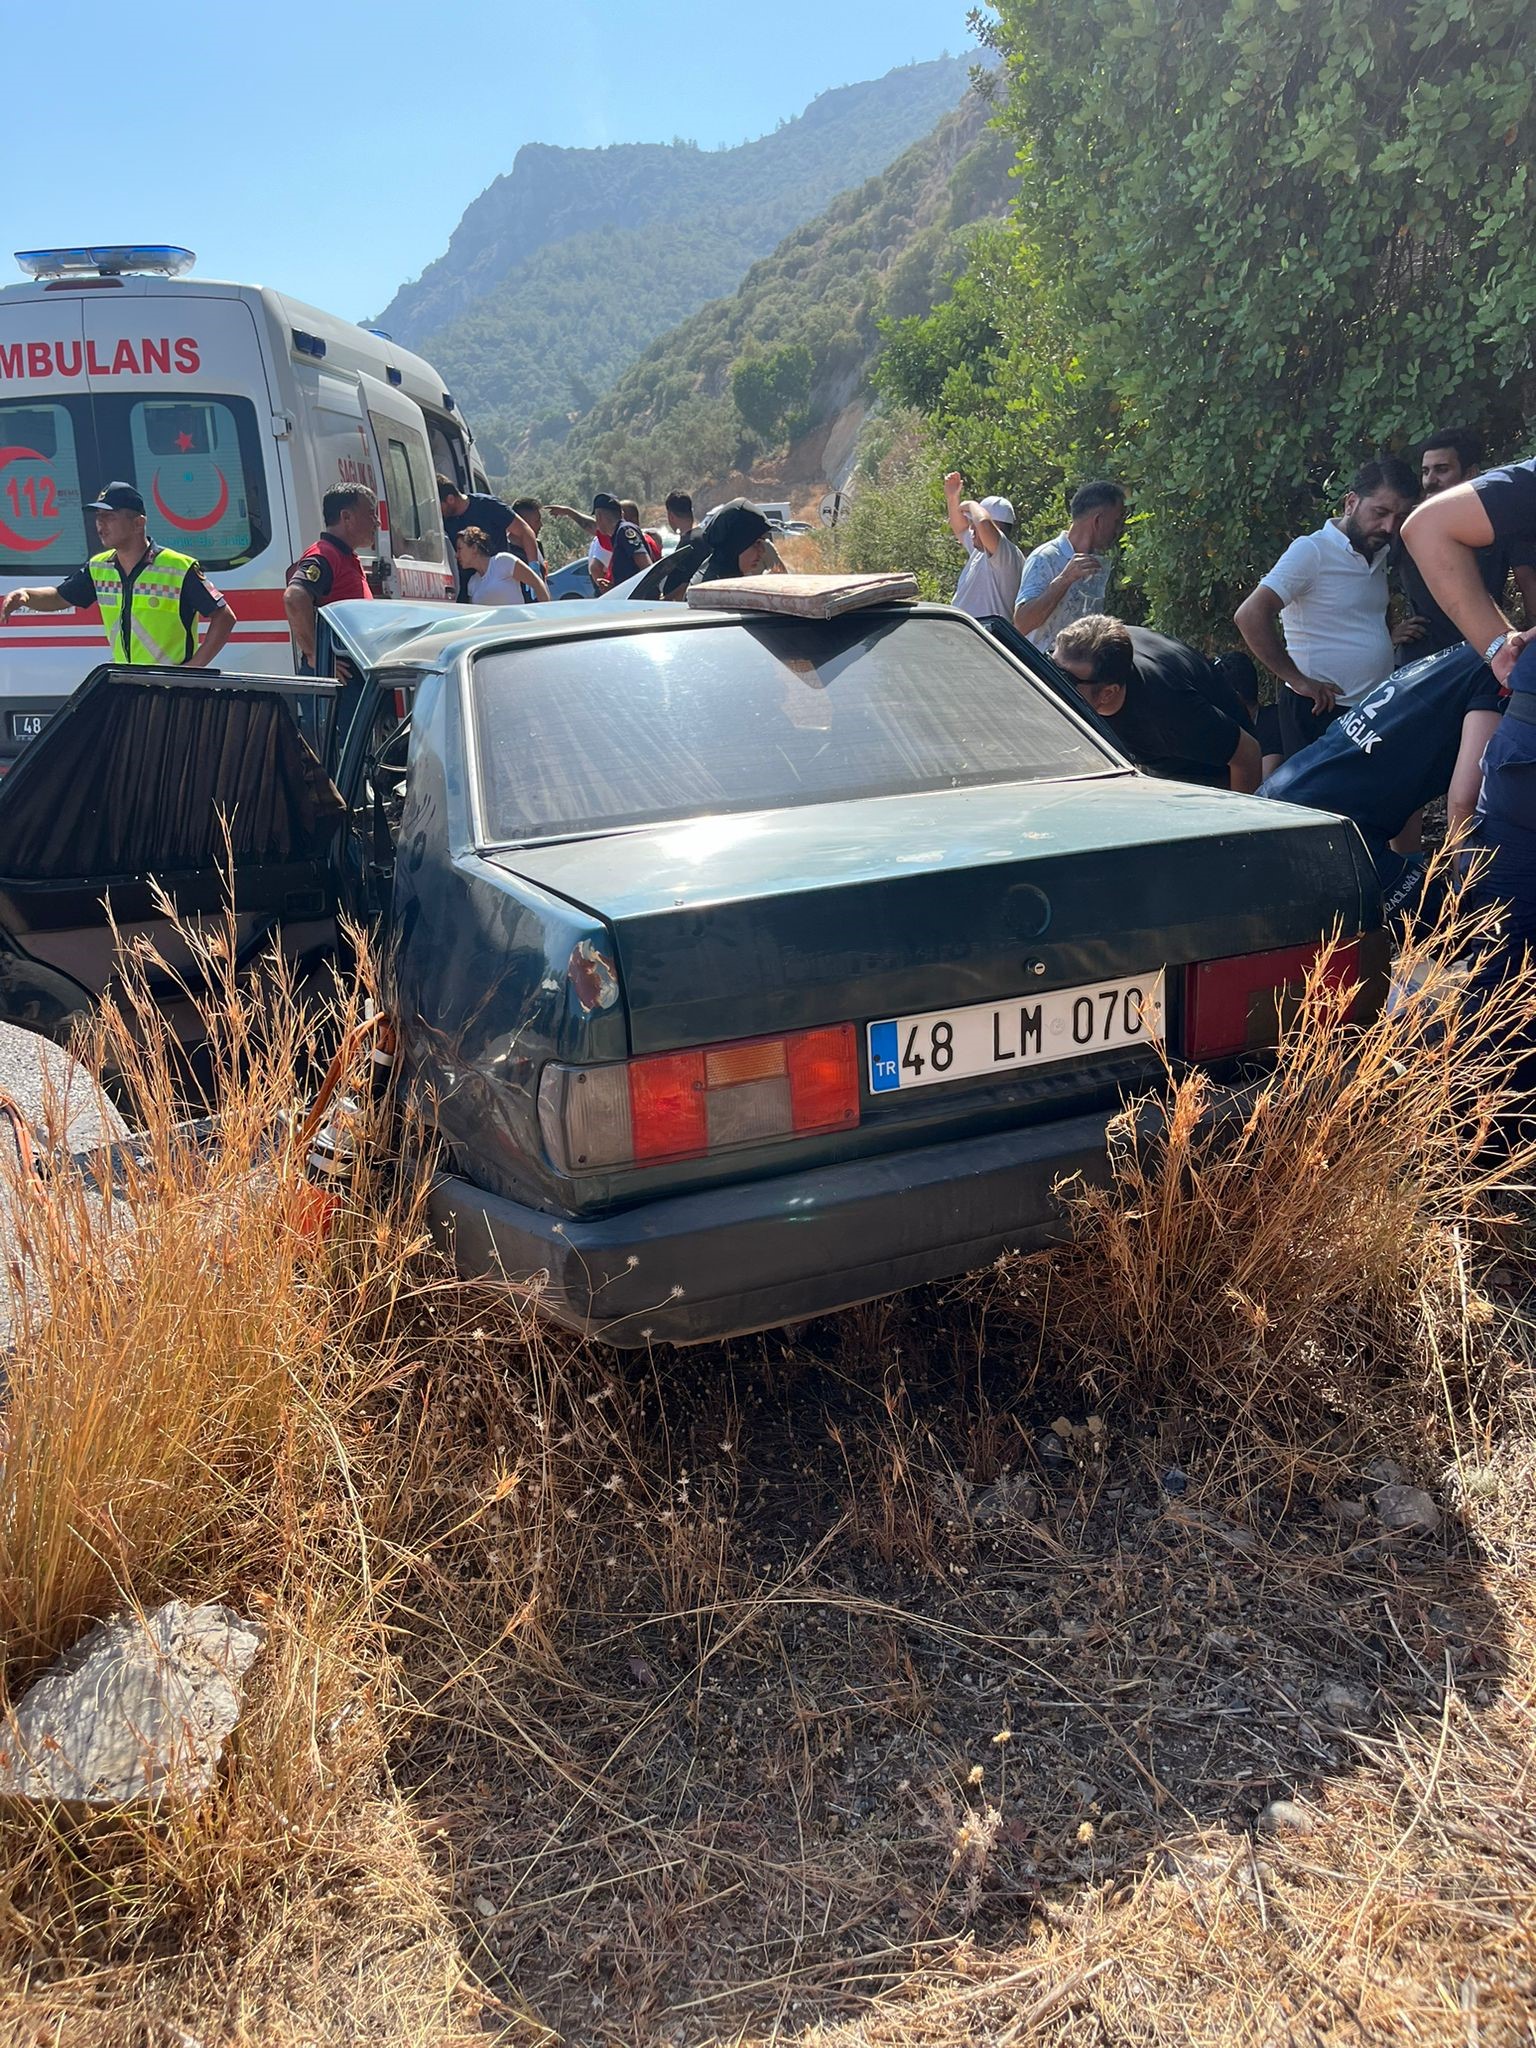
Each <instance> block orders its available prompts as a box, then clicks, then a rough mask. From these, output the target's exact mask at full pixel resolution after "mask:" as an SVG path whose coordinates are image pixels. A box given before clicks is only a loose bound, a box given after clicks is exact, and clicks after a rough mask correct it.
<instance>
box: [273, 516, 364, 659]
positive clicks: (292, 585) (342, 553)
mask: <svg viewBox="0 0 1536 2048" xmlns="http://www.w3.org/2000/svg"><path fill="white" fill-rule="evenodd" d="M320 513H321V517H322V518H323V519H324V520H325V531H324V532H323V533H322V534H321V536H320V538H319V539H318V540H317V541H313V542H312V543H311V544H310V546H308V547H307V548H306V549H305V550H304V552H303V554H302V555H300V557H299V559H298V560H297V561H296V562H295V563H294V565H293V567H292V568H291V569H290V570H289V571H288V587H287V589H286V590H284V592H283V610H284V611H285V612H286V613H287V615H288V630H289V631H290V632H291V633H292V635H293V644H294V646H295V648H296V649H297V650H298V657H299V673H300V675H311V676H312V675H313V674H314V672H315V621H316V619H317V618H318V617H319V615H320V613H321V611H322V610H323V609H324V608H325V606H326V605H328V604H336V603H339V602H340V600H341V599H342V598H346V597H372V596H373V592H372V591H371V590H370V589H369V588H368V579H367V577H366V576H365V575H364V574H363V565H362V563H361V562H360V561H359V560H358V559H357V551H358V549H359V548H371V547H372V546H373V544H374V542H375V541H376V540H377V539H378V535H379V501H378V499H377V498H376V497H375V496H374V495H373V492H372V491H370V490H369V488H368V486H367V485H366V484H338V485H337V486H336V488H335V490H333V491H327V492H326V494H325V497H324V498H323V499H322V500H321V504H320Z"/></svg>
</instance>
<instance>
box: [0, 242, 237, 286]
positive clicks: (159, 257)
mask: <svg viewBox="0 0 1536 2048" xmlns="http://www.w3.org/2000/svg"><path fill="white" fill-rule="evenodd" d="M16 261H17V263H18V265H19V266H20V267H21V269H22V270H24V271H25V272H26V274H27V276H28V277H79V276H82V275H84V274H86V273H88V272H93V273H94V274H95V275H96V276H97V277H121V276H123V274H124V273H125V272H126V271H135V272H144V273H147V274H148V275H149V276H151V277H181V276H183V275H184V274H185V273H186V272H187V271H189V270H190V269H191V268H192V266H193V264H194V263H195V262H196V261H197V258H196V256H195V255H194V254H193V253H192V251H191V250H190V249H178V248H176V247H174V246H173V245H172V244H171V243H170V242H112V243H107V244H104V245H103V246H101V247H99V248H87V249H18V250H17V251H16Z"/></svg>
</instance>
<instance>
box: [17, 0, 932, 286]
mask: <svg viewBox="0 0 1536 2048" xmlns="http://www.w3.org/2000/svg"><path fill="white" fill-rule="evenodd" d="M967 5H968V0H767V4H765V5H763V6H762V7H759V8H755V9H750V8H746V7H740V8H729V7H721V6H708V5H700V4H698V0H683V4H675V0H674V4H664V5H659V6H658V5H656V4H654V0H651V4H641V5H640V6H638V7H631V8H625V7H623V6H621V5H618V4H615V0H602V4H597V0H563V4H556V5H549V4H545V5H543V6H532V7H529V6H517V5H509V4H507V0H498V4H487V0H457V4H454V5H451V6H445V5H442V4H438V5H437V6H432V7H428V6H424V5H422V4H420V0H418V4H416V5H414V6H413V5H409V4H407V0H370V4H367V5H363V4H357V0H315V4H313V5H311V6H309V7H307V8H306V7H301V6H292V5H290V6H268V7H265V8H255V7H238V8H236V7H231V6H228V5H224V4H214V5H208V6H203V7H193V8H188V9H175V10H172V11H171V12H170V13H168V14H166V13H157V12H154V11H151V12H150V13H149V14H147V15H141V14H139V13H136V12H135V10H134V9H132V8H129V7H124V6H123V5H122V4H121V0H118V4H116V5H114V6H106V5H103V4H102V0H78V4H77V5H76V6H74V7H73V8H71V9H70V10H69V12H68V15H67V17H61V14H60V12H59V10H58V9H57V8H49V7H38V6H29V7H26V8H20V7H17V8H12V9H10V10H9V11H8V19H7V23H6V32H5V39H4V49H5V72H6V77H7V79H8V81H9V91H8V94H7V114H6V119H5V122H4V123H3V125H0V192H3V193H4V194H5V199H6V204H5V207H4V213H3V222H4V232H3V238H0V281H8V280H10V278H11V265H10V251H11V250H12V249H22V248H36V247H52V246H56V245H59V244H63V243H73V242H119V241H135V240H136V241H163V242H179V243H182V244H183V245H185V246H186V247H188V248H191V249H195V250H196V251H197V256H198V270H199V271H200V272H201V273H202V274H203V275H205V276H213V277H230V278H235V279H238V280H240V281H241V282H244V283H251V284H271V285H276V286H278V287H280V288H281V289H283V290H286V291H290V292H293V293H295V294H297V295H298V296H299V297H301V298H305V299H308V300H310V301H311V302H312V303H314V304H316V305H319V306H322V307H324V308H325V309H326V310H327V311H330V312H335V313H339V314H342V315H345V316H346V317H349V318H352V319H359V318H362V317H363V316H365V315H367V314H372V313H377V312H378V311H379V309H380V308H381V307H382V306H383V305H384V303H385V302H386V301H387V300H388V299H389V297H390V296H391V294H392V293H393V291H394V289H395V287H396V286H397V285H398V284H400V283H401V282H402V281H403V280H404V279H406V278H408V277H414V276H416V275H417V274H418V273H419V272H420V271H421V270H422V269H423V268H424V266H425V265H426V264H427V263H429V262H430V261H431V260H432V258H433V257H434V256H436V255H438V254H440V252H441V251H442V249H443V248H444V246H445V245H446V243H447V240H448V236H449V233H450V232H451V230H452V228H453V226H454V224H455V223H456V222H457V220H458V218H459V215H460V214H461V213H462V212H463V210H464V208H465V206H466V205H467V204H468V203H469V201H470V200H471V199H473V198H474V197H475V195H476V194H477V193H478V192H480V191H482V190H483V189H484V187H485V186H486V185H488V184H489V183H490V181H491V179H492V178H493V177H494V176H495V175H496V174H497V173H498V172H499V171H505V170H510V169H511V166H512V159H513V157H514V156H515V155H516V153H517V150H518V147H519V145H520V144H522V143H524V142H557V143H567V144H574V145H578V146H586V147H590V146H593V145H597V144H601V143H605V142H670V141H671V140H672V138H673V137H674V136H678V135H681V136H685V137H687V138H689V139H690V140H692V141H695V142H698V143H699V144H700V145H701V146H702V147H704V148H706V149H709V148H718V147H720V146H721V145H722V144H729V143H736V142H742V141H745V140H746V139H747V138H748V137H750V136H754V135H761V134H763V133H765V132H766V131H767V130H769V129H771V128H772V127H774V125H775V124H776V123H777V122H778V121H779V120H781V119H784V118H787V117H789V116H790V115H793V114H796V113H798V112H799V111H800V109H801V108H802V107H803V106H805V105H806V103H807V102H808V101H809V100H811V99H814V98H815V96H816V94H817V93H819V92H824V91H826V90H827V88H828V87H830V86H835V85H848V84H852V83H853V82H854V81H855V80H858V79H862V78H876V77H878V76H879V75H880V74H881V73H882V72H884V71H889V70H890V69H891V68H892V66H893V65H897V64H907V63H912V62H914V61H920V60H923V59H927V58H930V57H937V56H939V55H940V54H941V53H942V52H943V51H944V50H946V49H947V50H949V51H951V52H959V51H962V50H966V49H968V48H969V47H970V35H969V31H968V30H967V28H966V20H965V17H966V12H967ZM140 70H141V71H142V76H136V75H135V73H136V71H140ZM450 138H456V140H454V139H450Z"/></svg>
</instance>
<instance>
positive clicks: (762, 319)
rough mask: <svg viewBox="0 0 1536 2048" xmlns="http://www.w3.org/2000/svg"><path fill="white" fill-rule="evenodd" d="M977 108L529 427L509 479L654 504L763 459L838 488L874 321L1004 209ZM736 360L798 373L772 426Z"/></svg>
mask: <svg viewBox="0 0 1536 2048" xmlns="http://www.w3.org/2000/svg"><path fill="white" fill-rule="evenodd" d="M990 111H991V110H990V108H989V107H988V106H987V105H986V104H985V103H984V102H983V101H982V100H980V99H978V97H977V96H976V95H975V94H974V93H967V95H966V97H965V98H964V100H963V101H962V102H961V104H960V105H959V106H958V107H956V108H955V109H954V110H953V111H952V112H950V113H947V114H946V115H945V116H944V118H943V119H942V120H941V121H940V122H939V123H938V125H937V126H936V127H935V128H934V129H933V131H932V132H931V133H930V134H928V135H926V136H925V137H924V138H923V139H922V141H921V142H918V143H916V144H914V145H913V147H912V148H910V149H908V150H906V151H905V152H904V153H903V154H902V155H901V156H900V157H899V158H898V159H897V160H896V161H895V162H894V163H892V164H890V165H888V166H887V167H886V168H885V169H884V170H883V171H882V172H881V173H880V175H879V176H878V177H872V178H869V179H866V180H865V182H864V183H863V184H861V185H858V186H856V187H854V188H853V190H851V191H848V192H843V193H840V194H839V195H838V197H837V198H836V199H834V200H833V202H832V204H831V205H830V206H828V207H827V208H826V209H825V210H824V211H823V212H822V213H820V214H819V215H818V216H817V217H816V218H815V219H813V220H810V221H807V222H805V223H804V225H802V226H800V227H798V228H796V229H795V230H794V232H793V233H792V234H789V235H787V236H786V237H785V239H784V240H783V241H782V242H781V243H780V244H779V246H778V248H776V249H775V250H774V251H773V253H772V255H770V256H767V257H765V258H764V259H763V260H762V261H761V262H758V263H754V264H753V265H752V267H751V269H750V270H749V271H748V272H747V274H746V276H745V277H744V278H743V279H742V281H741V283H740V285H739V286H738V287H737V289H736V290H735V291H734V292H732V293H731V294H729V295H728V296H726V297H724V298H721V299H717V300H715V301H714V302H713V303H712V304H710V305H707V306H703V307H701V308H700V309H699V310H698V311H697V312H695V313H693V314H691V315H690V316H689V318H688V319H686V320H685V321H683V322H682V323H681V324H680V325H679V326H677V327H675V328H673V329H671V330H670V331H669V332H668V333H666V334H664V335H662V336H661V337H660V338H659V339H657V340H656V341H655V342H653V343H652V344H651V346H650V347H649V348H648V349H647V350H646V351H645V352H644V354H642V355H641V356H640V357H639V359H638V360H637V361H636V362H635V363H634V364H632V366H631V367H630V368H629V369H627V370H626V371H625V372H624V373H623V375H622V376H621V377H620V378H619V379H618V381H617V383H616V384H615V385H614V387H613V389H612V390H611V391H610V392H608V393H607V395H606V396H604V397H603V398H601V399H599V400H598V402H597V403H596V404H595V405H594V406H593V407H592V409H591V410H590V411H589V412H588V413H586V414H585V415H584V416H583V417H582V418H581V419H580V420H578V421H577V422H576V424H575V425H574V426H573V427H572V428H570V430H569V431H567V430H566V429H565V427H564V425H563V423H561V424H560V425H558V426H552V427H550V428H549V429H548V430H547V431H546V432H545V433H543V434H539V433H537V432H535V433H531V434H529V435H528V436H527V437H526V439H525V440H524V442H523V443H522V445H521V446H520V447H519V448H517V449H516V450H515V451H513V461H512V462H511V463H510V464H509V465H508V467H509V470H510V472H511V475H510V477H509V481H512V482H515V483H516V484H517V487H518V488H519V489H528V488H532V487H533V485H534V483H535V482H536V481H540V480H548V481H552V482H555V483H557V484H558V485H559V487H560V489H561V493H562V494H566V493H568V492H571V491H581V490H591V489H592V488H593V487H594V486H603V487H607V488H611V489H617V488H619V486H620V485H622V487H623V489H624V490H625V491H626V492H631V493H634V494H635V495H637V496H640V497H644V498H654V497H656V496H657V495H659V494H660V493H661V492H663V491H665V490H666V489H667V488H668V487H669V486H670V485H672V484H673V483H677V482H683V483H686V484H688V485H689V486H690V487H697V488H700V489H704V490H706V492H707V491H708V490H710V489H711V488H717V489H718V491H719V492H720V493H721V494H724V493H726V492H728V491H730V490H733V489H739V488H744V487H745V486H744V485H743V482H742V479H743V478H744V477H745V476H746V474H747V473H748V472H749V471H751V472H755V473H756V474H757V475H758V476H759V480H760V481H761V479H762V476H763V475H764V474H765V471H764V464H765V462H766V463H767V464H769V465H770V466H771V468H772V473H773V475H774V476H775V477H776V478H778V479H779V480H781V481H784V482H797V483H800V484H805V483H808V482H813V481H817V480H819V481H823V482H828V483H830V482H841V481H842V478H843V476H844V475H845V474H846V470H847V463H848V461H849V460H851V457H852V451H853V441H854V439H855V437H856V435H857V430H858V426H859V424H860V423H861V422H862V419H863V416H864V412H865V409H866V403H867V400H868V398H869V375H870V371H871V369H872V367H873V364H874V361H875V357H876V356H877V354H878V353H879V349H880V346H881V332H880V330H881V323H882V322H883V321H885V320H888V319H895V320H899V319H903V318H905V317H906V316H907V315H908V314H912V313H926V312H927V311H928V310H929V308H930V307H931V306H932V305H934V304H935V303H936V302H937V301H938V300H940V299H942V298H943V297H945V296H946V294H947V292H948V290H949V288H950V283H951V281H952V279H953V278H954V277H955V275H956V274H957V273H958V271H959V270H960V269H961V268H962V266H963V264H964V260H965V255H966V250H967V247H968V243H969V240H970V237H971V231H972V230H973V229H974V227H975V225H976V223H977V222H979V221H983V220H988V219H996V218H998V217H999V216H1000V215H1002V214H1003V213H1004V212H1005V211H1006V208H1007V205H1008V201H1009V197H1010V194H1011V190H1012V182H1011V178H1010V175H1009V174H1010V170H1011V166H1012V163H1013V147H1012V145H1011V143H1010V142H1009V140H1008V138H1007V137H1006V136H1004V135H1003V134H1001V133H1000V132H999V131H998V130H996V129H993V128H990V127H989V126H988V125H987V123H988V117H989V114H990ZM749 365H751V366H756V367H757V368H758V369H759V370H761V371H765V372H768V373H769V379H768V381H771V376H772V373H773V372H775V371H776V372H778V373H779V374H780V376H781V377H782V378H783V379H785V380H787V381H789V382H790V383H793V381H794V379H795V376H796V372H797V370H798V372H799V376H800V380H801V382H800V386H799V388H796V389H795V391H794V394H793V398H792V401H791V403H790V404H789V405H788V406H787V407H786V409H785V411H784V414H783V418H782V422H781V423H780V424H778V425H775V426H769V427H767V428H765V427H764V426H763V425H762V424H761V422H760V420H758V421H756V423H755V422H754V418H752V417H748V416H746V415H744V413H743V410H742V400H743V397H744V396H745V395H746V394H747V393H748V392H749V391H750V390H752V389H754V388H760V387H761V386H762V384H763V383H764V381H765V378H764V377H763V376H762V375H759V376H758V377H756V378H755V379H748V378H745V377H744V376H743V374H742V373H743V370H744V367H746V366H749ZM748 411H749V412H751V413H754V414H755V413H756V408H755V407H754V406H750V405H749V408H748ZM786 444H787V445H786ZM523 479H527V480H528V481H526V482H525V481H523ZM615 479H616V480H617V482H615V481H613V480H615ZM706 479H708V480H709V482H708V484H706V482H705V480H706ZM773 494H774V495H778V493H777V492H775V493H773Z"/></svg>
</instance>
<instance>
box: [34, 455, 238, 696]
mask: <svg viewBox="0 0 1536 2048" xmlns="http://www.w3.org/2000/svg"><path fill="white" fill-rule="evenodd" d="M86 510H87V511H89V512H94V513H95V514H96V532H97V536H98V538H99V539H100V541H101V544H102V549H103V552H102V553H101V554H99V555H92V557H91V559H90V560H89V561H88V562H87V563H86V565H85V567H84V568H83V569H74V570H72V571H71V572H70V574H69V575H68V576H66V577H65V578H64V581H63V582H62V583H60V584H59V585H58V586H57V587H56V588H55V589H53V590H13V591H10V592H9V593H8V594H7V596H6V597H5V598H3V599H0V622H3V621H5V620H8V619H9V618H10V616H11V613H12V612H14V611H15V610H17V608H18V607H22V608H25V609H26V610H27V611H32V612H67V611H70V610H77V611H88V610H89V609H90V607H91V606H92V605H100V607H101V623H102V625H103V627H104V628H105V630H106V635H107V645H108V647H109V648H110V649H111V652H112V658H113V659H114V660H115V661H122V662H131V663H133V664H135V665H136V666H140V667H142V666H146V665H149V664H156V665H158V666H159V667H161V668H206V667H207V666H208V664H209V662H211V661H212V660H213V658H214V656H215V655H216V654H217V653H218V652H219V649H220V648H221V647H222V646H223V645H224V643H225V641H226V640H227V639H228V638H229V636H230V634H231V633H232V632H233V631H234V626H235V615H234V612H233V611H232V610H231V608H230V604H229V600H228V599H227V598H226V597H225V596H224V594H223V592H222V591H218V590H215V589H214V587H213V585H212V584H211V583H210V582H209V581H208V579H207V578H206V577H205V576H204V574H203V572H202V570H201V569H200V568H199V567H198V565H197V563H196V562H194V561H193V559H192V557H191V556H190V555H182V554H178V553H177V552H176V550H175V549H174V548H163V547H161V546H159V545H158V543H157V542H155V541H152V540H151V539H150V538H149V532H148V527H147V523H146V520H145V516H144V500H143V498H142V497H141V496H140V495H139V493H138V492H137V491H136V490H135V489H134V487H133V485H132V484H123V483H114V484H108V485H107V487H106V489H105V490H104V491H103V492H102V494H101V496H100V497H99V498H97V499H95V500H94V501H93V502H92V503H91V504H90V505H88V506H87V507H86ZM199 619H206V620H207V621H208V630H207V631H206V632H205V633H204V634H203V638H202V644H201V646H199V644H198V638H197V622H198V620H199Z"/></svg>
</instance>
